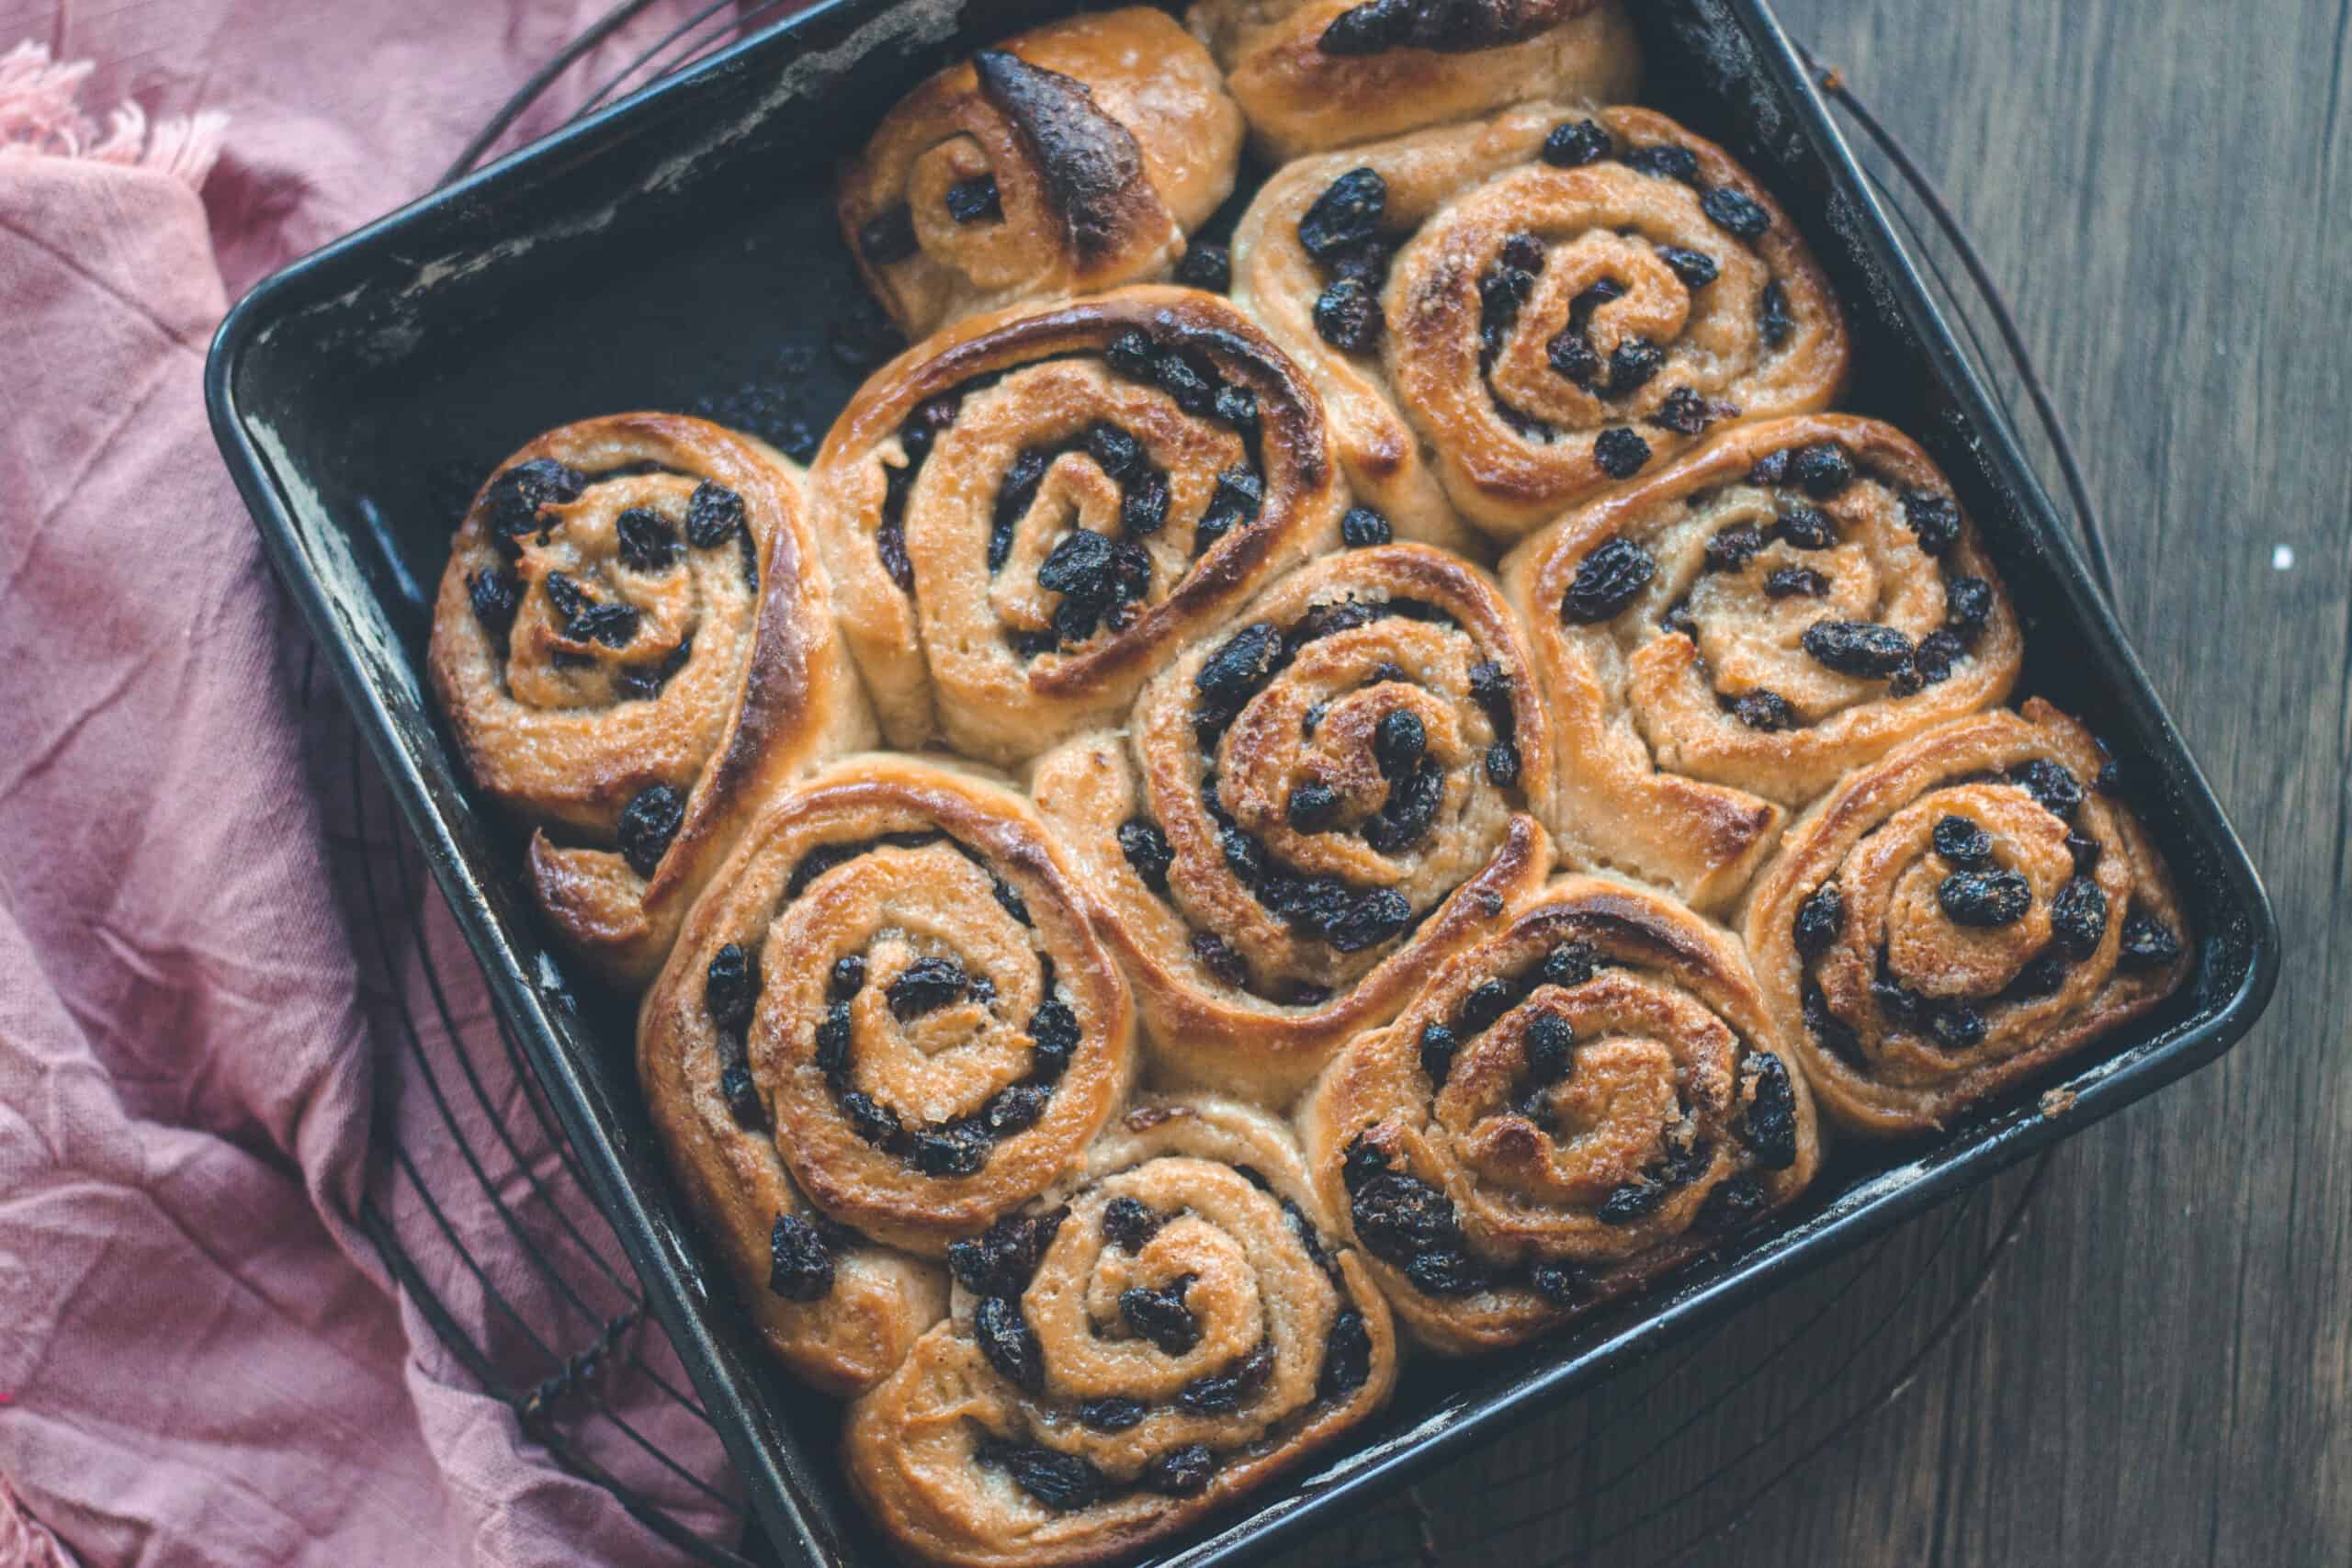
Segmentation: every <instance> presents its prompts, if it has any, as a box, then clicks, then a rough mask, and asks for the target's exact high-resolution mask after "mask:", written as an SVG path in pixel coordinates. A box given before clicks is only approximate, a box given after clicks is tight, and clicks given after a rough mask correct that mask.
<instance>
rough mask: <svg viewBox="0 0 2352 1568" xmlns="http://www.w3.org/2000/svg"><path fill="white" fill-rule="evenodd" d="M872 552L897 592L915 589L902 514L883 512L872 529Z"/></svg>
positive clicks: (904, 521) (896, 470)
mask: <svg viewBox="0 0 2352 1568" xmlns="http://www.w3.org/2000/svg"><path fill="white" fill-rule="evenodd" d="M905 471H906V470H904V469H903V468H893V469H891V470H890V472H891V473H892V475H894V476H895V475H898V474H901V473H904V472H905ZM874 554H875V557H876V559H878V560H880V561H881V563H882V570H883V571H884V572H885V573H887V574H888V576H889V579H890V581H892V582H893V583H895V584H897V586H898V590H899V592H901V593H911V592H914V591H915V563H914V559H913V558H912V557H910V556H909V555H908V554H907V524H906V519H905V518H904V517H903V516H901V515H900V514H899V513H893V512H887V511H886V512H885V513H884V514H883V517H882V524H881V526H879V527H877V528H876V529H875V530H874Z"/></svg>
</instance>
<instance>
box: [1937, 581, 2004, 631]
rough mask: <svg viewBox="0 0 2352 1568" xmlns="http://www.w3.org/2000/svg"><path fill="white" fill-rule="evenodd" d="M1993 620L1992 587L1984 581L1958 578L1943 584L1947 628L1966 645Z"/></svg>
mask: <svg viewBox="0 0 2352 1568" xmlns="http://www.w3.org/2000/svg"><path fill="white" fill-rule="evenodd" d="M1992 618H1993V585H1992V584H1991V583H1989V582H1987V581H1985V580H1984V579H1983V578H1981V577H1955V578H1951V579H1950V580H1949V581H1946V582H1945V583H1944V625H1945V626H1946V627H1947V628H1949V629H1950V630H1951V633H1952V635H1953V636H1955V637H1959V638H1960V639H1961V640H1962V642H1963V643H1973V642H1974V641H1975V640H1976V634H1977V633H1979V632H1981V631H1983V630H1984V629H1985V622H1987V621H1989V620H1991V619H1992Z"/></svg>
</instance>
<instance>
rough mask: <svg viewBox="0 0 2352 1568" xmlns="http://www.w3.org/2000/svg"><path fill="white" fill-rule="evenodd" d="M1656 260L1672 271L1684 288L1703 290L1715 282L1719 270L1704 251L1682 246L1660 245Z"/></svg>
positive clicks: (1713, 260) (1712, 259)
mask: <svg viewBox="0 0 2352 1568" xmlns="http://www.w3.org/2000/svg"><path fill="white" fill-rule="evenodd" d="M1657 255H1658V260H1660V261H1662V262H1664V263H1665V264H1666V265H1668V267H1670V268H1672V269H1673V272H1674V276H1677V277H1679V278H1680V279H1681V280H1682V287H1683V288H1705V287H1707V285H1709V284H1710V283H1713V281H1714V280H1715V277H1716V275H1717V273H1718V271H1719V270H1720V269H1719V268H1718V267H1717V266H1716V265H1715V258H1714V257H1713V256H1711V255H1709V254H1707V253H1706V252H1704V251H1694V250H1691V249H1690V248H1689V247H1688V246H1684V245H1660V246H1659V247H1658V248H1657Z"/></svg>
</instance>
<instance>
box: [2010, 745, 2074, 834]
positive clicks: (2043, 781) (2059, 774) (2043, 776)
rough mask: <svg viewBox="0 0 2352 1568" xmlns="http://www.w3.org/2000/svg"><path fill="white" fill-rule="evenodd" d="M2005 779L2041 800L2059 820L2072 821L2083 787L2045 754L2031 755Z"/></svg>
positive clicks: (2042, 805)
mask: <svg viewBox="0 0 2352 1568" xmlns="http://www.w3.org/2000/svg"><path fill="white" fill-rule="evenodd" d="M2009 782H2010V783H2012V784H2016V785H2017V786H2018V788H2020V789H2022V790H2024V791H2025V792H2026V794H2028V795H2031V796H2033V798H2034V799H2035V800H2037V801H2040V802H2041V808H2042V809H2043V810H2044V811H2047V812H2049V813H2050V815H2052V817H2055V818H2058V819H2059V820H2060V821H2061V822H2072V821H2073V820H2074V819H2075V812H2077V811H2079V810H2081V809H2082V806H2083V786H2082V784H2081V783H2080V782H2079V781H2078V780H2076V779H2075V775H2074V774H2073V773H2069V772H2067V771H2066V769H2064V767H2061V766H2060V765H2059V764H2058V763H2056V762H2053V761H2050V760H2049V759H2048V758H2046V757H2035V758H2033V759H2031V760H2030V761H2023V762H2019V763H2018V765H2017V766H2016V767H2014V768H2011V769H2010V770H2009Z"/></svg>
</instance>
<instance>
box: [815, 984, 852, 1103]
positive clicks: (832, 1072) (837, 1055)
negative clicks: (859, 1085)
mask: <svg viewBox="0 0 2352 1568" xmlns="http://www.w3.org/2000/svg"><path fill="white" fill-rule="evenodd" d="M816 1041H817V1050H816V1055H815V1058H814V1059H815V1061H816V1064H817V1070H818V1071H819V1072H820V1073H822V1074H824V1075H825V1081H826V1082H827V1083H829V1084H831V1085H832V1086H833V1088H835V1089H845V1088H847V1087H848V1084H849V1047H850V1017H849V1004H848V1003H847V1002H835V1003H834V1004H833V1005H832V1006H831V1007H829V1008H827V1009H826V1010H825V1017H824V1021H822V1022H820V1023H819V1024H818V1025H817V1036H816Z"/></svg>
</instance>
